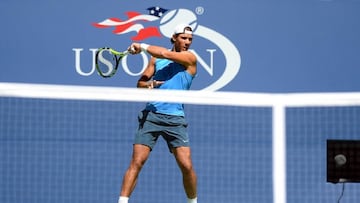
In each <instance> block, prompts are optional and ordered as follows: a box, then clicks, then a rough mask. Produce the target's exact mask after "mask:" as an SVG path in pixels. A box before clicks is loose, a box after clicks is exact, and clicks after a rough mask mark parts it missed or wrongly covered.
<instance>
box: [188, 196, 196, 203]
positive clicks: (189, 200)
mask: <svg viewBox="0 0 360 203" xmlns="http://www.w3.org/2000/svg"><path fill="white" fill-rule="evenodd" d="M187 203H197V197H195V198H194V199H189V198H188V201H187Z"/></svg>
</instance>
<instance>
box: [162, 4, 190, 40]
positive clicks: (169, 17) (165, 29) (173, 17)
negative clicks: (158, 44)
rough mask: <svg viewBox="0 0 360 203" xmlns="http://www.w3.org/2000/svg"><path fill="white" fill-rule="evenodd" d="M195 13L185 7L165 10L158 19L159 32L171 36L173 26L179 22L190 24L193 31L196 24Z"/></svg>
mask: <svg viewBox="0 0 360 203" xmlns="http://www.w3.org/2000/svg"><path fill="white" fill-rule="evenodd" d="M196 21H197V17H196V15H195V14H194V13H193V12H191V11H190V10H187V9H175V10H171V11H168V12H166V14H165V15H164V16H163V17H162V18H161V20H160V26H159V28H160V32H161V33H162V34H163V35H164V36H166V37H169V38H170V37H172V35H173V34H174V28H175V27H176V26H177V25H178V24H181V23H185V24H188V25H190V27H191V28H192V29H193V31H194V30H195V29H196V26H197V22H196Z"/></svg>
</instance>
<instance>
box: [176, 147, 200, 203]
mask: <svg viewBox="0 0 360 203" xmlns="http://www.w3.org/2000/svg"><path fill="white" fill-rule="evenodd" d="M172 151H173V154H174V156H175V159H176V162H177V164H178V165H179V167H180V170H181V173H182V176H183V184H184V189H185V193H186V195H187V197H188V199H189V200H193V202H196V198H197V191H196V184H197V183H196V181H197V178H196V174H195V170H194V168H193V165H192V161H191V150H190V147H176V148H173V150H172Z"/></svg>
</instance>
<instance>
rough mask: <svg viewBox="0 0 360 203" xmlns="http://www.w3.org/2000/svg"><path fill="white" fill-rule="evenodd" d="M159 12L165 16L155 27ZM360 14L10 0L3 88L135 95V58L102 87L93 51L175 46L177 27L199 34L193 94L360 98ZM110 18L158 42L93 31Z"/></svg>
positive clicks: (345, 6) (340, 1)
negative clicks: (98, 89)
mask: <svg viewBox="0 0 360 203" xmlns="http://www.w3.org/2000/svg"><path fill="white" fill-rule="evenodd" d="M152 7H160V8H163V9H166V12H163V15H161V14H160V15H159V13H155V14H153V16H157V19H152V20H149V18H147V17H146V16H145V15H149V14H150V10H148V8H152ZM359 8H360V2H359V1H358V0H293V1H282V0H271V1H265V0H256V1H250V0H240V1H233V0H224V1H222V2H221V3H219V2H216V1H215V2H209V1H188V0H185V1H181V2H169V1H141V0H134V1H131V2H130V1H120V0H106V1H70V0H66V1H61V2H59V1H45V0H38V1H24V0H13V1H8V0H5V1H1V2H0V16H1V19H2V28H1V34H0V35H1V38H0V46H1V47H0V48H1V49H0V52H1V56H2V57H1V58H2V60H1V61H0V68H1V71H0V81H6V82H31V83H51V84H54V83H55V84H75V85H101V86H103V85H106V86H120V87H134V86H135V81H136V80H137V78H138V75H139V74H140V73H141V71H142V68H143V62H144V61H143V59H142V58H141V57H140V56H134V57H128V58H127V60H126V64H125V65H123V66H121V68H120V69H121V70H119V72H118V73H117V75H116V77H114V78H113V79H108V80H104V79H102V78H100V77H98V75H96V73H95V72H93V70H94V69H93V67H92V60H93V59H92V52H91V49H95V48H99V47H103V46H111V47H114V48H116V49H118V50H123V49H126V48H127V46H128V45H129V44H130V42H131V41H133V40H134V39H135V40H137V41H140V42H145V43H150V44H157V45H161V46H165V47H170V43H169V40H168V37H169V34H168V33H169V32H171V29H172V25H173V24H176V23H178V22H181V21H186V22H189V23H191V24H192V25H193V27H194V29H195V39H194V44H193V46H192V49H193V50H194V51H196V53H197V54H198V56H199V58H200V59H201V60H202V61H201V63H199V64H198V65H199V74H198V78H197V80H195V81H194V86H193V88H194V89H204V88H207V87H209V86H210V87H211V90H224V91H251V92H329V91H359V90H360V84H359V80H358V79H357V77H358V75H359V72H360V67H359V66H360V59H359V57H358V50H359V48H360V39H359V36H360V27H359V21H358V19H359V15H360V14H359V12H358V11H359ZM129 13H132V14H134V13H137V15H139V16H141V19H147V21H143V20H134V18H133V17H134V16H133V15H131V14H129ZM156 14H157V15H156ZM110 18H111V19H114V18H116V19H117V20H120V21H122V22H124V21H126V22H129V20H130V22H131V24H132V25H137V26H142V27H143V28H144V29H143V31H145V30H149V28H152V29H153V30H155V31H157V35H147V36H146V37H144V38H134V37H135V36H137V35H138V31H140V30H139V29H137V30H132V31H130V30H127V31H129V32H125V33H124V32H120V31H119V30H118V29H119V28H118V27H117V26H115V25H112V26H109V27H107V28H100V27H99V26H95V25H96V24H97V23H101V22H103V21H104V20H106V19H110ZM117 25H118V24H117ZM77 54H79V55H78V58H77V57H76V55H77ZM76 63H78V64H76ZM214 83H216V85H214V86H212V85H213V84H214Z"/></svg>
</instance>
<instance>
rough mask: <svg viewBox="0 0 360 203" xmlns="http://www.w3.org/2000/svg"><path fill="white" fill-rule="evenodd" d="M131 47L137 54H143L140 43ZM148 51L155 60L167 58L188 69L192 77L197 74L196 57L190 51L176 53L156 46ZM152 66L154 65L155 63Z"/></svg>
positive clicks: (148, 48) (151, 46)
mask: <svg viewBox="0 0 360 203" xmlns="http://www.w3.org/2000/svg"><path fill="white" fill-rule="evenodd" d="M131 46H132V47H133V48H134V50H135V54H136V53H140V52H141V47H140V44H139V43H133V44H132V45H131ZM146 51H147V52H148V53H149V54H150V55H151V56H153V57H155V58H165V59H169V60H172V61H175V62H177V63H180V64H182V65H183V66H184V67H185V68H186V71H188V73H190V74H191V75H195V74H196V56H195V55H194V54H193V53H191V52H190V51H181V52H175V51H171V50H168V49H166V48H164V47H159V46H154V45H150V46H148V47H147V50H146ZM150 63H151V62H150ZM149 65H150V64H149ZM152 65H154V62H153V64H152ZM153 70H154V69H153ZM152 73H153V72H152Z"/></svg>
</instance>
